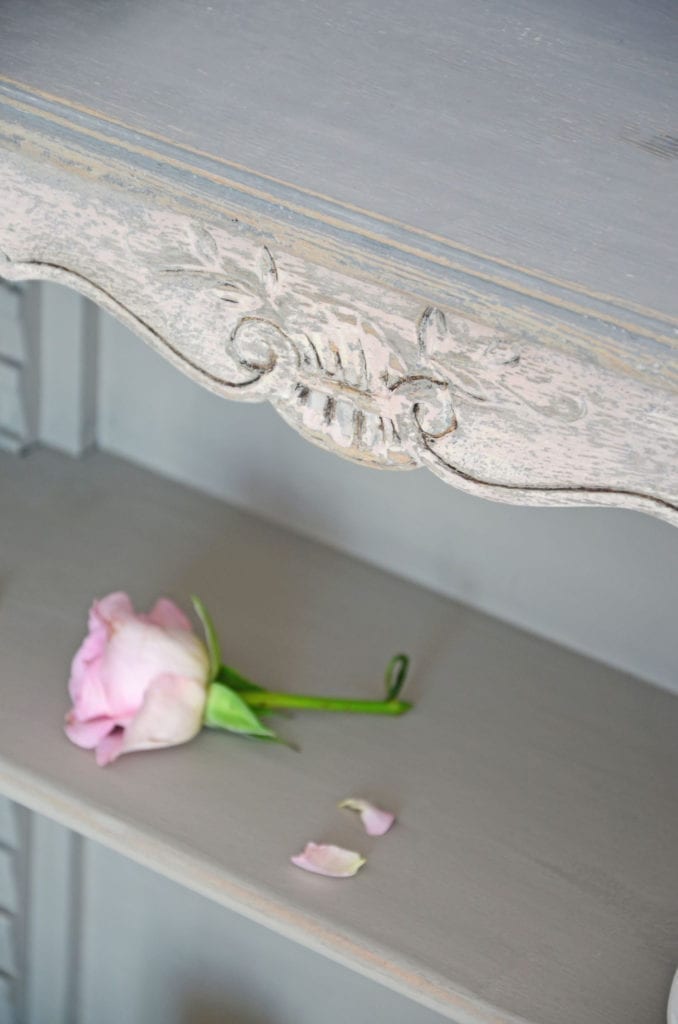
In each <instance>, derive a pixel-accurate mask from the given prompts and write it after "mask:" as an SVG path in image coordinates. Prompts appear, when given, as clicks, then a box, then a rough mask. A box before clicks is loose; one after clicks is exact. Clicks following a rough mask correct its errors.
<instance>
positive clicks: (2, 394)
mask: <svg viewBox="0 0 678 1024" xmlns="http://www.w3.org/2000/svg"><path fill="white" fill-rule="evenodd" d="M21 307H22V297H21V292H20V291H19V289H18V288H17V287H15V286H10V285H8V284H3V282H2V281H0V448H2V449H4V450H5V451H10V452H14V453H19V452H21V451H23V450H24V449H25V448H26V447H27V446H28V445H30V444H31V442H32V441H33V440H34V439H35V428H36V424H35V423H34V422H33V421H34V419H35V416H34V409H33V408H32V406H33V403H32V402H31V400H30V392H31V387H30V384H31V382H30V381H29V378H30V376H31V374H32V373H33V370H34V368H33V367H32V366H31V365H29V363H30V360H29V359H28V347H29V346H28V340H27V337H26V330H25V325H24V323H23V319H22V314H21Z"/></svg>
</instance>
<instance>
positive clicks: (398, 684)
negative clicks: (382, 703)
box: [385, 654, 410, 700]
mask: <svg viewBox="0 0 678 1024" xmlns="http://www.w3.org/2000/svg"><path fill="white" fill-rule="evenodd" d="M409 670H410V659H409V657H408V655H407V654H395V655H394V656H393V657H392V658H391V660H390V661H389V663H388V665H387V666H386V678H385V683H386V700H396V698H397V697H398V695H399V693H400V691H401V690H402V688H403V686H404V684H405V680H406V679H407V673H408V672H409Z"/></svg>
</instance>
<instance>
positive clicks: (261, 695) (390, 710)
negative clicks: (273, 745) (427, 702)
mask: <svg viewBox="0 0 678 1024" xmlns="http://www.w3.org/2000/svg"><path fill="white" fill-rule="evenodd" d="M240 697H241V698H242V700H244V701H245V703H246V704H247V705H248V706H249V707H251V708H256V709H257V711H278V710H280V709H282V708H285V709H291V708H295V709H301V710H303V711H348V712H351V713H353V714H362V715H402V714H404V713H405V712H406V711H409V710H410V708H411V707H412V705H411V704H409V703H408V702H407V701H405V700H352V699H351V698H345V697H310V696H306V695H305V694H302V693H276V692H273V691H271V690H249V691H241V693H240Z"/></svg>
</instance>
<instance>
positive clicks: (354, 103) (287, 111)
mask: <svg viewBox="0 0 678 1024" xmlns="http://www.w3.org/2000/svg"><path fill="white" fill-rule="evenodd" d="M677 28H678V21H677V18H676V7H675V5H674V4H672V3H670V2H667V0H646V2H645V3H637V2H635V0H614V2H612V0H608V2H606V3H598V4H591V3H589V2H588V0H568V2H567V3H562V2H561V0H539V2H536V0H511V2H509V3H504V2H499V0H495V2H490V3H483V4H478V3H476V2H475V0H457V2H455V3H450V2H449V0H424V2H422V3H418V4H412V3H410V2H409V0H390V2H388V3H381V4H376V3H372V4H362V5H360V4H336V3H335V2H334V0H303V2H302V0H292V2H290V0H254V2H253V0H229V2H228V3H227V2H225V0H214V2H213V3H210V4H209V5H207V4H196V3H193V2H187V0H145V2H144V3H143V4H139V3H131V2H130V0H106V2H105V3H104V2H102V0H99V2H92V0H90V2H89V3H86V4H85V3H82V2H79V0H59V2H54V0H5V2H4V3H3V4H2V7H1V9H0V76H1V77H2V78H3V79H4V80H5V81H6V82H7V81H8V80H10V79H11V80H12V82H14V83H20V84H21V85H23V86H24V87H25V88H26V89H27V90H28V91H29V92H33V93H34V94H35V102H36V104H38V105H39V104H40V102H41V96H40V95H39V94H44V96H43V97H42V98H48V97H51V98H56V99H57V100H59V101H62V102H63V103H64V104H66V105H67V106H68V107H69V109H60V110H59V117H60V118H62V122H60V123H61V124H62V127H63V119H65V121H67V122H69V123H80V124H82V122H83V118H84V117H86V116H87V114H93V115H94V116H95V117H97V118H98V119H99V124H98V125H97V126H96V132H97V135H98V137H99V139H100V140H101V139H102V138H104V139H105V137H106V135H107V133H108V134H110V132H111V130H112V128H111V122H116V123H117V124H119V125H122V126H126V127H128V128H129V129H130V131H132V132H136V133H142V135H143V144H144V146H145V148H146V149H147V150H149V152H150V151H151V150H153V151H155V152H156V154H158V156H157V163H158V166H161V165H162V163H163V157H165V158H168V160H167V162H168V163H169V162H181V163H182V164H183V165H184V170H185V173H186V177H187V179H189V180H191V181H192V185H193V187H198V186H199V185H200V177H201V175H202V176H203V177H205V176H206V175H209V174H212V175H213V174H217V175H221V176H222V177H225V178H230V179H233V178H237V177H238V175H239V174H240V173H241V172H242V171H243V168H244V169H245V170H247V171H252V172H253V173H254V175H255V176H256V180H255V179H254V178H247V181H246V182H245V184H247V185H248V187H255V188H256V189H257V192H258V193H266V192H268V193H269V194H271V195H274V196H277V198H278V200H279V199H280V198H281V196H282V195H283V193H284V192H285V190H284V189H282V191H281V190H280V189H279V188H277V186H276V184H275V181H278V182H284V183H290V185H291V186H293V188H294V189H296V190H297V191H296V192H295V195H294V199H293V201H292V200H290V198H289V196H288V205H290V209H292V208H293V209H295V210H298V209H299V208H300V207H304V208H305V209H308V208H313V209H315V211H316V213H319V212H321V211H322V209H325V212H327V210H328V209H330V207H329V206H328V203H327V202H326V203H325V204H324V206H323V203H322V202H320V201H318V202H316V200H318V199H319V197H322V198H324V199H327V200H328V202H329V204H332V203H336V204H339V205H342V204H343V205H344V207H345V209H343V211H342V210H340V209H338V207H337V208H334V207H332V208H331V209H330V212H331V215H332V217H333V218H334V219H336V218H338V217H339V218H343V219H344V220H346V219H353V220H354V221H355V220H356V217H355V212H356V211H355V210H353V211H352V212H351V210H349V209H348V207H351V208H360V209H362V210H364V211H368V213H369V214H370V215H374V216H375V217H376V218H379V222H378V223H376V224H371V225H370V227H371V231H372V239H371V241H372V243H373V241H374V237H375V235H377V234H382V235H383V234H384V233H388V232H389V231H391V229H393V228H394V226H395V225H396V223H398V224H402V225H407V226H408V227H409V228H411V229H412V231H413V232H415V234H417V235H418V236H419V237H418V238H411V237H409V236H406V235H402V237H401V240H402V239H405V238H406V237H407V238H408V244H409V245H410V246H412V245H418V246H419V247H420V248H423V249H426V250H428V251H430V252H431V253H435V252H436V251H437V247H436V242H435V240H434V239H433V238H432V237H430V236H431V235H436V236H442V238H444V239H447V240H449V241H450V243H451V244H452V245H453V246H456V247H457V253H456V260H457V262H459V261H463V260H464V259H465V256H464V251H465V249H467V248H470V249H473V250H474V251H476V252H479V253H481V254H486V255H487V257H488V258H489V259H490V260H492V259H496V260H503V261H507V263H508V265H509V267H510V268H512V270H513V271H516V270H517V269H518V268H522V267H527V268H530V269H531V270H533V271H536V272H537V274H539V273H541V274H545V275H548V276H549V277H550V278H558V279H560V281H561V283H562V282H563V281H572V282H575V283H576V284H578V285H580V286H583V287H584V289H590V291H591V293H606V294H607V295H612V296H615V297H616V298H617V300H618V301H619V302H625V303H627V304H629V306H630V305H631V304H635V303H640V304H641V305H643V306H645V307H649V308H650V309H652V310H655V311H656V312H657V313H659V314H664V315H668V316H669V317H675V316H676V313H677V312H678V309H677V307H676V289H675V275H674V267H675V248H674V242H675V237H676V234H677V233H678V219H677V218H678V204H677V203H676V202H675V177H674V170H673V168H674V160H673V159H672V158H673V157H675V155H676V152H677V146H678V140H677V139H676V135H675V123H674V118H673V113H674V112H675V109H676V106H677V105H678V92H677V80H676V75H675V61H676V41H677V40H678V32H677V31H676V30H677ZM106 122H109V124H108V128H107V126H106ZM130 137H131V136H130ZM134 137H135V139H136V141H137V142H138V141H139V137H138V136H134ZM166 144H167V145H169V146H170V147H173V149H172V150H166V149H163V146H165V145H166ZM203 172H204V174H203ZM274 179H275V181H274ZM243 180H244V179H243ZM203 184H204V182H203ZM310 193H315V194H316V197H315V200H314V198H313V196H312V195H311V194H310ZM287 215H289V211H288V212H287ZM359 219H360V218H358V220H359ZM369 245H370V239H368V240H367V242H366V244H365V247H366V248H369ZM502 273H503V275H504V276H510V270H507V269H506V268H504V270H503V271H502V269H501V268H500V267H494V268H492V267H491V266H486V267H485V274H486V275H487V274H490V275H491V276H495V277H496V276H501V274H502ZM537 287H541V289H542V290H543V289H544V288H546V287H547V286H546V284H545V282H544V281H542V282H541V283H540V285H539V283H535V282H532V288H533V289H534V288H537ZM547 290H548V289H547ZM580 301H582V299H581V296H580ZM627 312H628V311H627ZM667 333H668V332H667Z"/></svg>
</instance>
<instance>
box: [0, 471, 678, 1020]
mask: <svg viewBox="0 0 678 1024" xmlns="http://www.w3.org/2000/svg"><path fill="white" fill-rule="evenodd" d="M0 473H1V479H2V488H1V489H0V686H1V687H2V709H3V713H2V716H0V757H1V765H0V787H1V789H2V791H3V792H5V793H6V794H7V795H9V796H11V797H12V798H13V799H16V800H18V801H21V802H22V803H24V804H26V805H27V806H29V807H31V808H34V809H35V810H37V811H40V812H43V813H45V814H47V815H49V816H51V817H53V818H55V819H57V820H59V821H61V822H64V823H66V824H67V825H69V826H71V827H73V828H74V829H77V830H78V831H81V832H83V833H84V834H86V835H88V836H91V837H94V838H96V839H98V840H100V841H101V842H103V843H105V844H107V845H108V846H111V847H113V848H115V849H117V850H119V851H122V852H123V853H125V854H127V855H128V856H130V857H132V858H134V859H135V860H138V861H140V862H142V863H144V864H147V865H150V866H152V867H153V868H155V869H157V870H158V871H160V872H162V873H164V874H165V875H167V876H169V877H171V878H174V879H176V880H178V881H179V882H181V883H183V884H185V885H186V886H188V887H190V888H192V889H195V890H197V891H199V892H201V893H204V894H205V895H207V896H209V897H210V898H212V899H213V900H215V901H217V902H219V903H221V904H224V905H226V906H228V907H231V908H234V909H235V910H238V911H240V912H241V913H243V914H245V915H246V916H248V917H250V918H253V919H254V920H256V921H259V922H261V923H262V924H265V925H266V926H268V927H270V928H272V929H274V930H276V931H278V932H280V933H282V934H284V935H287V936H289V937H290V938H292V939H294V940H295V941H298V942H300V943H303V944H305V945H307V946H309V947H312V948H313V949H316V950H319V951H321V952H324V953H325V954H327V955H328V956H330V957H332V958H333V959H335V960H337V961H340V962H342V963H344V964H347V965H349V966H351V967H353V968H354V969H355V970H357V971H360V972H362V973H364V974H366V975H369V976H370V977H373V978H376V979H378V980H380V981H382V982H383V983H385V984H387V985H389V986H391V987H392V988H394V989H396V990H398V991H400V992H402V993H405V994H406V995H408V996H410V997H411V998H413V999H415V1000H417V1001H418V1002H420V1003H423V1004H425V1005H428V1006H430V1007H433V1008H435V1009H437V1010H438V1011H439V1012H440V1013H442V1014H443V1016H445V1017H447V1018H449V1019H451V1020H455V1021H457V1022H458V1024H471V1022H473V1024H480V1022H482V1024H489V1022H493V1024H499V1022H501V1024H508V1022H509V1021H510V1022H515V1021H530V1022H535V1024H639V1022H641V1021H642V1022H643V1024H661V1022H662V1021H663V1020H664V1019H665V1012H666V998H667V994H668V987H669V984H670V979H671V975H672V972H673V969H674V968H675V965H676V964H675V962H676V958H677V956H678V913H677V909H678V908H677V903H678V901H677V897H676V894H677V893H678V857H677V851H678V815H676V806H677V805H678V743H677V742H676V739H677V737H678V700H676V698H675V697H673V696H671V695H669V694H668V693H664V692H662V691H659V690H656V689H653V688H651V687H649V686H646V685H645V684H643V683H641V682H638V681H636V680H634V679H631V678H630V677H628V676H626V675H624V674H622V673H619V672H616V671H613V670H611V669H609V668H606V667H605V666H602V665H600V664H597V663H594V662H592V661H590V660H588V659H585V658H582V657H580V656H578V655H576V654H573V653H572V652H569V651H567V650H563V649H561V648H558V647H556V646H554V645H552V644H550V643H547V642H545V641H543V640H540V639H537V638H535V637H532V636H530V635H528V634H526V633H523V632H520V631H518V630H515V629H513V628H510V627H508V626H506V625H503V624H502V623H499V622H497V621H494V620H492V619H490V618H488V617H486V616H484V615H481V614H478V613H476V612H474V611H471V610H469V609H467V608H464V607H462V606H460V605H458V604H456V603H454V602H451V601H448V600H445V599H443V598H441V597H440V596H436V595H435V594H433V593H430V592H428V591H426V590H423V589H421V588H419V587H416V586H414V585H412V584H410V583H406V582H403V581H402V580H399V579H397V578H395V577H392V576H389V575H387V574H384V573H382V572H378V571H376V570H374V569H371V568H369V567H367V566H365V565H363V564H360V563H358V562H356V561H354V560H352V559H350V558H347V557H345V556H343V555H340V554H337V553H335V552H333V551H331V550H329V549H327V548H324V547H321V546H319V545H316V544H313V543H311V542H308V541H305V540H302V539H299V538H298V537H295V536H294V535H291V534H288V533H285V532H284V531H281V530H280V529H278V528H275V527H273V526H270V525H268V524H266V523H264V522H262V521H259V520H255V519H252V518H249V517H247V516H245V515H244V514H242V513H240V512H237V511H234V510H233V509H230V508H228V507H226V506H224V505H223V504H221V503H220V502H218V501H215V500H212V499H208V498H205V497H203V496H200V495H198V494H196V493H193V492H191V491H190V490H188V489H186V488H184V487H181V486H178V485H175V484H172V483H169V482H166V481H163V480H161V479H159V478H157V477H155V476H153V475H151V474H149V473H146V472H143V471H141V470H138V469H135V468H132V467H130V466H129V465H126V464H125V463H122V462H120V461H117V460H115V459H113V458H111V457H107V456H103V455H95V456H92V457H89V458H87V459H86V460H84V461H82V462H75V461H70V460H67V459H65V458H63V457H60V456H57V455H55V454H52V453H49V452H44V451H42V452H37V453H35V454H34V455H32V456H31V457H30V458H28V459H26V460H23V461H17V460H14V459H12V458H9V457H7V456H0ZM460 542H461V541H460ZM114 588H125V589H128V590H129V591H130V592H131V593H132V594H133V596H134V598H135V600H136V602H137V603H138V604H139V606H143V605H144V603H146V602H150V601H151V600H152V599H153V598H154V597H155V596H156V595H157V594H159V593H168V594H170V595H171V596H174V597H175V598H177V599H179V600H182V601H183V602H186V598H187V595H188V594H189V593H190V592H191V591H193V590H196V591H198V592H199V593H200V594H201V595H202V596H203V598H204V599H205V601H206V602H207V603H208V605H209V606H210V608H211V609H212V611H213V614H214V617H215V619H216V621H217V624H218V627H219V631H220V633H221V636H222V639H223V644H224V649H225V656H226V657H227V658H228V660H230V661H231V662H232V663H233V664H235V665H237V666H239V667H240V668H241V669H242V670H243V671H246V672H247V673H248V674H250V675H252V676H253V677H255V678H260V679H261V680H262V681H266V682H267V683H269V684H270V685H271V686H273V687H276V686H278V687H284V686H285V685H286V684H287V685H291V684H293V685H294V687H295V688H298V689H305V690H309V691H318V692H323V691H326V692H331V691H335V690H337V689H342V690H345V691H347V692H349V693H350V692H354V693H355V694H367V693H370V692H374V691H378V690H379V689H380V677H381V672H382V670H383V667H384V664H385V662H386V660H387V658H388V656H389V655H390V654H392V653H393V652H394V651H396V650H398V649H401V648H404V649H407V650H409V651H410V652H411V654H412V655H413V662H414V673H413V680H412V696H413V697H414V699H415V700H416V709H415V711H414V712H413V713H412V714H411V715H409V716H408V717H406V718H403V719H401V720H393V721H391V720H383V721H381V720H364V719H360V718H355V719H354V718H345V719H339V718H331V717H329V716H325V717H323V716H315V717H310V716H304V715H301V714H299V715H297V716H296V717H295V718H294V719H290V720H288V721H284V722H283V723H282V724H281V727H280V729H281V732H282V733H284V734H285V735H286V736H287V737H289V738H290V739H293V740H294V741H296V742H297V743H299V745H300V747H301V748H302V753H301V754H299V755H297V754H294V753H292V752H290V751H287V750H284V749H277V748H273V747H268V746H266V745H257V744H254V743H249V742H247V741H241V740H237V739H235V738H233V739H232V738H230V737H226V736H223V735H217V734H204V735H203V736H201V737H200V738H199V739H198V740H197V741H195V742H194V743H192V744H191V745H189V746H186V747H183V748H177V749H174V750H169V751H163V752H159V753H154V754H152V755H151V754H142V755H134V756H131V757H128V758H124V759H122V760H121V761H120V762H119V763H117V764H116V765H114V766H113V767H111V768H109V769H106V770H100V769H97V768H96V767H95V765H94V762H93V760H92V758H91V757H90V755H89V754H87V753H86V752H83V751H81V750H78V749H76V748H74V747H72V746H71V745H70V744H69V743H68V742H67V741H66V739H65V738H64V736H63V733H62V731H61V720H62V716H63V713H64V711H65V709H66V707H67V699H66V679H67V675H68V665H69V661H70V658H71V656H72V654H73V651H74V650H75V648H76V646H77V644H78V643H79V640H80V638H81V635H82V633H83V628H84V622H85V615H86V611H87V607H88V605H89V602H90V600H91V598H92V597H93V596H95V595H97V594H102V593H106V592H107V591H109V590H112V589H114ZM351 794H361V795H366V796H372V797H373V798H375V799H377V800H380V801H382V802H383V803H384V804H385V805H386V806H389V807H392V808H394V809H395V810H396V811H397V812H398V814H399V825H398V827H397V828H396V829H395V830H394V831H393V833H392V834H391V835H389V836H388V837H386V838H384V839H381V840H369V841H368V840H367V839H366V837H364V836H363V835H362V834H361V832H360V830H359V829H358V827H357V824H356V822H355V821H354V820H353V819H352V818H351V817H348V816H347V817H344V816H342V814H341V813H340V812H339V811H337V810H336V809H335V804H336V802H337V801H338V800H339V799H340V798H342V797H344V796H347V795H351ZM308 839H316V840H327V841H336V842H339V843H343V844H345V845H349V846H352V847H355V848H358V849H361V850H363V851H364V852H366V853H367V854H368V858H369V859H368V864H367V867H366V868H365V869H364V871H363V872H362V873H361V874H360V875H359V876H358V877H357V878H355V879H353V880H351V881H347V882H334V881H331V880H325V879H321V878H316V877H312V876H307V875H305V874H303V873H302V872H300V871H298V870H297V869H295V868H294V867H292V866H291V865H290V864H289V856H290V854H292V853H294V852H296V851H297V850H298V849H299V848H300V846H301V845H302V844H303V843H304V842H305V841H306V840H308Z"/></svg>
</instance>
